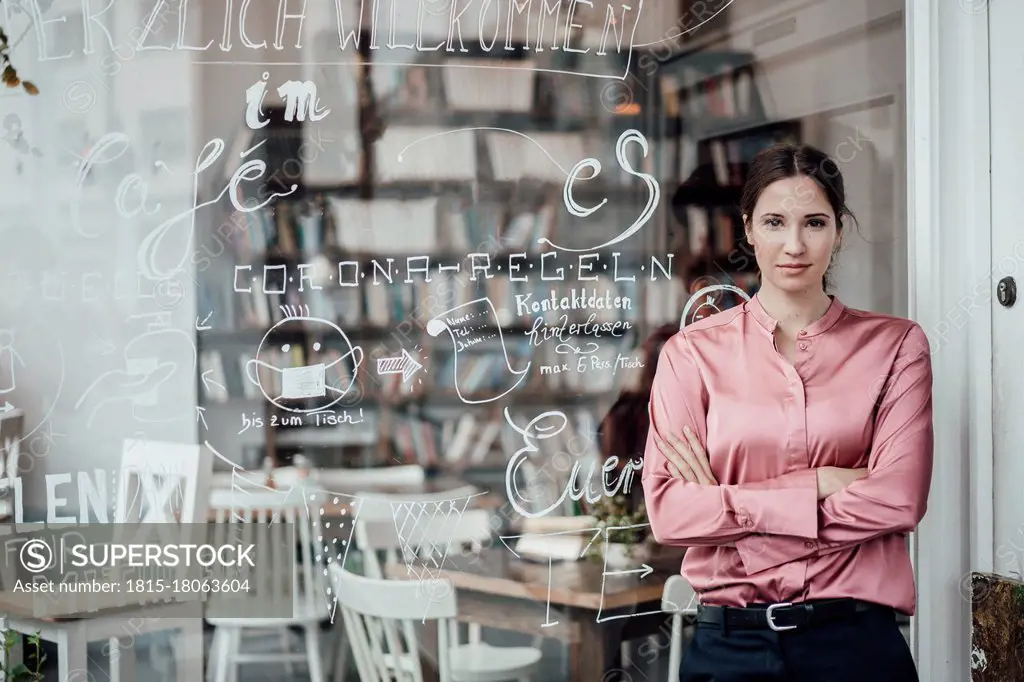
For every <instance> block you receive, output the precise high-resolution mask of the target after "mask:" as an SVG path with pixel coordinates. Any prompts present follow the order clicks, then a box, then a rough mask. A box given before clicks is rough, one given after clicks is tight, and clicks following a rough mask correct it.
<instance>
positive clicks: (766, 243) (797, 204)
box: [743, 175, 840, 293]
mask: <svg viewBox="0 0 1024 682" xmlns="http://www.w3.org/2000/svg"><path fill="white" fill-rule="evenodd" d="M743 222H744V224H745V226H746V235H747V241H748V242H750V244H751V245H752V246H753V247H754V257H755V258H756V259H757V265H758V267H759V268H760V270H761V282H762V286H764V284H766V283H767V284H769V285H771V286H774V287H776V288H777V289H780V290H782V291H785V292H789V293H806V292H808V291H810V290H813V289H814V288H818V289H820V288H821V278H822V277H823V276H824V275H825V271H826V270H827V269H828V266H829V263H830V262H831V261H832V254H833V252H834V251H835V249H836V248H838V246H839V240H840V232H839V230H838V228H837V226H836V216H835V213H834V212H833V210H832V206H831V205H830V204H829V202H828V199H827V198H826V197H825V193H824V192H823V191H822V190H821V188H820V187H819V186H818V184H817V183H816V182H815V181H814V180H813V179H811V178H810V177H808V176H806V175H798V176H796V177H792V178H785V179H783V180H777V181H776V182H773V183H772V184H770V185H768V187H766V188H765V189H764V191H763V192H761V196H760V197H759V198H758V200H757V205H756V206H755V207H754V212H753V215H744V216H743Z"/></svg>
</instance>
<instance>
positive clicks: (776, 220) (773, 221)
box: [764, 218, 782, 227]
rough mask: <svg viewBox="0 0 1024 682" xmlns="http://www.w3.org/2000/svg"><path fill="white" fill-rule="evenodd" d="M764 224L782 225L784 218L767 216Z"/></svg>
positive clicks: (767, 225)
mask: <svg viewBox="0 0 1024 682" xmlns="http://www.w3.org/2000/svg"><path fill="white" fill-rule="evenodd" d="M764 225H765V227H782V220H780V219H779V218H765V219H764Z"/></svg>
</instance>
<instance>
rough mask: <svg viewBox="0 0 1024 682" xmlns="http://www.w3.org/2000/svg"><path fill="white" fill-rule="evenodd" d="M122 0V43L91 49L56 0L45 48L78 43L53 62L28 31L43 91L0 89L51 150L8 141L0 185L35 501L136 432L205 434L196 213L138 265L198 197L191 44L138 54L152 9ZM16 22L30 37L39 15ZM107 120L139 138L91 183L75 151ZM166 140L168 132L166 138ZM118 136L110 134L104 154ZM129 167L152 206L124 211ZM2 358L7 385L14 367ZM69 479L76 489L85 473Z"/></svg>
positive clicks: (19, 56)
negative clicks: (180, 266)
mask: <svg viewBox="0 0 1024 682" xmlns="http://www.w3.org/2000/svg"><path fill="white" fill-rule="evenodd" d="M116 5H117V6H116V7H115V8H114V9H112V10H110V12H108V13H107V15H106V16H105V17H104V19H103V20H104V22H105V24H106V26H107V27H108V30H109V32H110V35H111V38H112V40H113V41H114V43H115V46H116V47H118V48H119V50H120V51H119V55H120V56H119V57H116V58H114V57H112V56H111V54H112V53H111V50H110V46H109V45H108V44H107V43H106V39H105V37H103V36H102V34H99V33H98V32H97V31H95V30H94V35H93V48H94V50H95V51H94V52H93V54H91V55H88V56H86V55H83V53H82V48H83V43H82V33H81V32H82V30H83V29H82V20H81V17H80V15H79V14H77V13H78V12H80V11H81V3H79V2H68V1H66V0H65V1H63V2H56V3H54V6H53V8H52V9H51V10H50V11H48V12H47V13H46V14H45V15H44V19H59V18H60V17H66V19H65V21H63V22H58V23H52V24H48V25H47V26H46V30H47V34H46V35H47V36H48V53H49V54H50V55H63V54H66V53H68V52H74V54H73V55H71V56H69V57H68V58H66V59H59V60H50V61H40V59H39V40H38V37H37V34H36V33H35V31H33V30H29V32H28V33H27V34H26V35H25V38H24V40H23V41H22V42H21V43H20V44H19V45H18V47H17V48H16V49H15V50H14V51H13V58H14V63H15V65H16V66H17V67H18V70H19V73H20V75H21V76H22V78H26V79H31V80H32V81H33V82H35V83H36V84H37V85H38V87H39V89H40V90H41V94H39V95H38V96H36V97H29V96H28V95H26V94H24V93H22V92H20V91H16V90H5V91H4V93H3V94H4V96H3V98H2V99H0V120H8V121H13V119H12V118H8V117H9V116H11V115H12V114H17V115H19V116H20V117H21V122H22V124H23V125H24V131H25V140H26V141H27V144H29V145H31V146H34V147H36V148H37V149H38V150H39V153H38V155H34V154H32V153H31V151H30V152H29V153H27V154H25V153H21V152H18V151H17V150H15V149H14V148H12V147H11V146H9V145H6V144H5V145H3V151H2V152H0V168H2V169H3V171H2V172H3V173H4V174H5V179H6V180H7V182H4V183H2V190H0V192H3V195H4V196H3V204H2V205H0V245H2V246H0V273H3V282H4V285H3V292H4V295H3V296H0V320H2V323H0V327H3V328H6V329H8V330H12V331H13V333H14V349H15V350H16V351H17V353H18V358H17V359H15V362H16V363H17V364H16V366H15V380H14V382H13V383H14V386H15V387H14V390H13V391H10V392H8V393H5V394H4V395H3V397H4V398H6V399H7V400H9V401H10V402H11V403H12V404H14V405H15V406H17V407H20V408H22V409H23V410H24V411H25V413H26V418H27V429H26V431H27V433H26V436H27V437H26V438H25V440H24V441H23V442H22V445H21V453H22V456H23V461H22V471H23V475H24V478H25V492H26V498H28V500H29V502H26V507H28V508H31V507H34V506H38V505H41V504H43V500H44V497H43V495H44V489H45V488H44V481H43V478H42V475H43V474H44V473H46V472H49V473H64V472H76V471H80V470H93V469H94V468H97V467H98V468H103V469H105V470H107V472H108V473H112V472H113V471H114V470H116V468H117V466H118V463H119V458H120V450H121V442H122V440H123V439H124V438H126V437H135V436H143V437H146V438H155V439H164V440H177V441H187V442H191V441H193V440H194V438H195V409H194V404H195V389H194V382H195V374H194V370H193V366H194V362H195V349H194V342H193V334H192V332H191V328H192V325H193V324H194V320H195V311H194V295H193V289H192V286H191V284H190V283H189V278H188V272H187V269H186V271H184V272H178V273H176V274H170V271H171V270H172V269H173V267H172V266H173V265H174V264H176V263H177V261H178V260H180V258H179V255H182V254H184V249H185V246H186V240H187V235H188V225H189V223H188V222H187V221H181V222H180V223H178V224H176V225H175V226H174V230H171V231H169V233H168V239H167V240H166V241H164V242H163V243H162V244H161V245H160V246H159V248H158V249H156V250H155V251H154V253H155V256H156V260H157V263H158V264H159V269H161V270H164V271H165V272H166V274H160V275H158V276H157V277H156V280H160V279H164V278H166V281H165V282H163V283H162V284H160V286H159V287H157V284H158V282H157V281H156V280H154V279H147V278H146V277H145V276H140V268H139V263H138V261H139V255H140V248H141V247H142V246H143V243H144V240H145V238H146V237H147V236H148V235H149V234H150V233H151V231H152V230H153V229H154V228H155V227H157V226H158V225H159V224H160V223H161V222H164V221H166V220H167V219H168V218H170V217H172V216H174V215H175V214H176V213H179V212H181V211H183V210H186V209H188V208H189V207H190V206H191V196H190V191H191V187H190V185H189V183H188V181H187V177H188V173H189V172H190V171H191V167H192V164H193V162H194V156H193V150H192V148H191V139H190V135H189V130H190V128H191V121H190V120H189V118H188V117H187V116H181V115H180V114H181V113H183V112H184V113H187V112H188V111H190V110H192V109H193V108H194V104H193V103H192V102H191V101H190V92H189V79H188V67H187V63H186V62H187V60H188V58H189V57H188V55H187V54H181V53H173V54H172V53H165V54H160V53H144V54H134V53H133V51H132V50H131V49H130V48H129V47H127V46H128V33H129V31H130V29H131V28H132V27H133V26H135V25H137V24H138V22H140V21H141V20H140V19H139V18H138V17H137V16H135V15H134V13H133V12H131V11H130V9H131V5H132V3H116ZM9 6H10V3H5V7H9ZM175 21H176V20H175ZM3 24H4V27H5V28H6V29H7V33H8V35H10V36H12V37H17V36H19V35H21V33H22V31H23V30H24V29H25V27H26V26H27V24H26V15H24V14H22V15H16V16H11V17H7V18H5V19H4V21H3ZM173 28H175V29H176V25H175V26H174V27H173ZM55 31H60V32H61V33H60V34H55ZM174 33H176V30H175V31H174ZM171 84H173V86H172V85H171ZM168 107H173V108H175V111H176V112H177V113H176V114H174V115H173V116H172V119H173V120H175V121H176V126H175V127H173V128H171V127H168V126H166V125H161V124H160V123H159V121H155V122H154V120H153V119H148V118H147V117H146V112H150V113H152V112H154V111H159V110H162V109H166V108H168ZM147 121H149V123H148V124H147ZM145 125H150V126H152V125H157V126H158V129H153V128H152V127H150V128H147V129H144V128H143V127H144V126H145ZM110 132H123V133H124V134H125V135H126V136H127V142H128V145H129V146H128V148H127V151H126V152H125V153H123V154H122V155H121V156H120V158H118V159H117V160H115V161H112V162H109V163H100V164H97V166H96V167H95V168H94V170H93V172H92V173H91V175H90V179H89V181H88V182H87V183H86V184H85V185H84V187H79V185H78V182H77V180H76V173H77V169H76V168H75V166H74V163H76V156H75V155H76V154H78V155H82V154H84V153H85V150H86V149H88V148H89V147H90V146H91V144H92V143H95V142H96V141H97V140H98V139H99V138H101V137H102V136H103V135H105V134H107V133H110ZM158 140H163V141H164V144H163V145H162V146H161V147H159V148H156V150H155V151H154V147H153V143H154V142H155V141H158ZM8 142H10V140H8ZM120 149H121V148H120V147H114V148H110V151H109V152H108V154H107V156H106V158H107V160H109V159H110V158H111V157H112V156H114V155H116V154H115V152H116V151H118V150H120ZM153 153H156V154H157V156H155V157H153V156H151V154H153ZM159 159H167V164H168V169H169V170H163V169H160V168H156V167H154V165H153V161H154V160H159ZM19 166H20V168H21V173H20V174H18V173H17V169H18V167H19ZM130 173H137V174H138V176H139V182H143V183H146V186H148V192H149V198H148V200H147V201H146V207H147V211H150V212H151V214H149V215H147V214H144V213H139V214H137V215H134V216H132V217H125V216H124V215H121V214H120V213H119V211H118V208H117V206H116V203H115V196H116V194H117V187H118V185H119V183H121V182H122V179H123V178H124V177H125V176H127V175H128V174H130ZM182 180H185V182H182ZM141 186H142V185H138V186H137V187H136V191H131V192H129V193H127V195H126V198H127V201H126V205H125V207H124V208H125V209H126V210H128V211H130V210H131V209H132V208H133V207H134V206H135V205H136V204H137V202H138V200H139V199H140V196H141V195H140V194H139V193H138V191H137V189H138V187H141ZM76 206H77V209H76ZM76 215H77V216H78V219H77V220H76V219H75V216H76ZM44 286H47V290H46V291H44ZM155 287H156V289H155ZM147 332H148V333H147ZM4 366H5V368H6V369H4V370H0V377H2V381H3V383H4V387H5V388H7V387H9V386H10V384H11V380H10V375H9V370H10V366H9V365H4ZM107 478H108V480H106V481H105V483H106V484H107V485H108V486H110V485H111V484H112V479H110V478H109V476H108V477H107ZM60 492H61V494H62V495H63V496H65V497H67V498H69V499H70V500H71V501H72V502H73V501H74V500H75V498H76V494H75V491H74V486H65V487H63V488H61V490H60ZM64 493H66V494H64Z"/></svg>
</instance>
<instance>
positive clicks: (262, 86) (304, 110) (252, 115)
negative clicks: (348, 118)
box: [245, 71, 331, 130]
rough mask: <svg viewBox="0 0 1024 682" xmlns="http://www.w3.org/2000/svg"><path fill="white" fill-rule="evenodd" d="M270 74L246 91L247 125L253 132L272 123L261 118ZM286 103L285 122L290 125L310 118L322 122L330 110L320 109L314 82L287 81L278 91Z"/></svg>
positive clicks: (264, 75) (264, 74) (266, 74)
mask: <svg viewBox="0 0 1024 682" xmlns="http://www.w3.org/2000/svg"><path fill="white" fill-rule="evenodd" d="M268 78H270V74H269V73H267V72H266V71H264V72H263V77H262V78H261V79H260V80H258V81H256V82H255V83H253V84H252V85H250V86H249V89H248V90H246V91H245V104H246V110H245V124H246V125H247V126H249V127H250V128H252V129H253V130H259V129H260V128H262V127H264V126H265V125H267V124H268V123H270V121H268V120H267V119H265V118H261V116H262V115H263V100H265V99H266V97H267V79H268ZM277 94H278V95H280V96H281V97H282V98H283V99H284V102H285V108H284V120H286V121H288V122H289V123H291V122H294V121H305V120H306V116H307V115H308V116H309V120H310V121H320V120H322V119H323V118H324V117H326V116H327V114H329V113H331V110H330V109H320V99H319V98H318V97H317V94H316V83H314V82H313V81H285V83H284V84H283V85H281V87H279V88H278V89H277Z"/></svg>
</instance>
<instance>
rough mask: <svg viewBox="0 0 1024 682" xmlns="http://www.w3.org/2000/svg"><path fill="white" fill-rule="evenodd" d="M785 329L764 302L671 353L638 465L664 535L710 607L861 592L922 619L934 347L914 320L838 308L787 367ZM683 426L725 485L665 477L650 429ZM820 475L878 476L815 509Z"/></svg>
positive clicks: (720, 318)
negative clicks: (681, 551) (915, 553)
mask: <svg viewBox="0 0 1024 682" xmlns="http://www.w3.org/2000/svg"><path fill="white" fill-rule="evenodd" d="M777 324H778V322H777V321H776V320H774V319H772V318H771V317H769V315H768V314H767V312H765V310H764V308H763V307H762V306H761V304H760V302H759V300H758V298H757V297H756V296H755V297H754V298H753V300H751V301H750V302H748V303H745V304H744V305H742V306H739V307H736V308H732V309H730V310H726V311H724V312H721V313H718V314H716V315H713V316H711V317H709V318H707V319H704V320H701V321H699V322H696V323H694V324H692V325H690V326H688V327H686V328H685V329H684V330H683V331H681V332H680V333H678V334H676V335H675V336H673V337H672V339H671V340H669V341H668V343H666V345H665V347H664V349H663V350H662V353H661V356H660V359H659V362H658V369H657V373H656V376H655V380H654V387H653V389H652V392H651V402H650V413H651V428H650V432H649V434H648V437H647V448H646V453H645V461H644V469H643V485H644V495H645V499H646V504H647V513H648V517H649V520H650V524H651V529H652V531H653V534H654V537H655V539H656V540H657V541H658V542H660V543H662V544H666V545H676V546H684V547H688V548H689V549H688V550H687V552H686V556H685V558H684V560H683V566H682V573H683V576H684V577H685V578H686V579H687V580H688V581H689V583H690V584H691V585H692V586H693V588H694V589H695V590H696V591H697V593H698V594H699V595H700V600H701V602H702V603H704V604H718V605H727V606H744V605H746V604H749V603H775V602H785V601H803V600H808V599H831V598H837V597H854V598H858V599H863V600H866V601H871V602H875V603H880V604H885V605H889V606H892V607H894V608H896V609H897V610H899V611H902V612H904V613H907V614H912V613H913V612H914V609H915V605H916V603H915V589H914V575H913V571H912V568H911V564H910V553H909V550H908V547H907V540H906V534H907V533H908V532H909V531H911V530H912V529H913V528H914V527H915V526H917V524H918V522H919V521H920V520H921V517H922V516H923V515H924V512H925V508H926V505H927V497H928V488H929V485H930V483H931V469H932V438H933V436H932V398H931V391H932V374H931V359H930V358H931V356H930V353H929V347H928V339H927V337H926V336H925V334H924V332H923V331H922V329H921V327H920V326H919V325H917V324H916V323H915V322H912V321H910V320H906V319H902V318H897V317H891V316H888V315H881V314H877V313H870V312H865V311H862V310H854V309H852V308H846V307H845V306H843V304H842V303H840V302H839V300H838V299H836V298H833V300H832V305H831V306H830V307H829V309H828V311H827V312H826V313H825V315H824V316H823V317H821V318H820V319H819V320H817V321H816V322H814V323H813V324H811V325H810V326H808V327H807V328H805V329H804V330H802V331H801V332H800V334H799V338H798V341H797V350H796V353H797V358H796V361H795V362H794V363H793V364H790V363H789V362H788V361H787V360H786V359H785V358H784V357H783V356H782V355H781V354H780V353H779V352H778V351H777V350H776V349H775V343H774V330H775V327H776V325H777ZM685 425H689V426H690V427H691V428H692V429H693V430H694V431H695V432H696V433H697V435H698V437H699V439H700V441H701V443H703V444H704V445H705V448H706V450H707V452H708V458H709V460H710V463H711V470H712V472H713V473H714V475H715V479H716V480H717V481H718V483H719V485H716V486H711V485H699V484H696V483H690V482H687V481H684V480H682V479H678V478H672V477H671V476H670V475H669V472H668V470H667V468H666V464H665V458H664V457H663V455H662V454H661V453H660V452H659V450H658V448H657V446H656V445H655V440H654V435H655V434H656V433H657V434H658V435H659V436H660V437H661V438H662V439H665V438H666V437H669V436H681V435H682V429H683V426H685ZM821 466H837V467H849V468H854V467H865V466H866V467H868V475H867V477H866V478H863V479H861V480H858V481H856V482H854V483H853V484H851V485H850V486H849V487H847V488H846V489H845V490H842V491H840V492H838V493H835V494H833V495H831V496H829V497H827V498H825V499H824V500H822V501H820V502H819V500H818V499H817V476H816V474H815V468H816V467H821ZM730 543H731V544H734V546H727V544H730Z"/></svg>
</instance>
